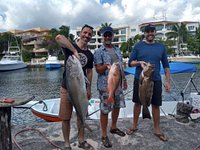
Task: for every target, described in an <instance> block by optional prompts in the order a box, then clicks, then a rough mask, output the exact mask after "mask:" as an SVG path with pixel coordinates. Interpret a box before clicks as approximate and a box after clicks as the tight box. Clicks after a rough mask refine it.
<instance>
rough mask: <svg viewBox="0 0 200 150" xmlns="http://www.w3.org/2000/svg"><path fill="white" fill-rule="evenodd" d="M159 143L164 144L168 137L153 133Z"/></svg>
mask: <svg viewBox="0 0 200 150" xmlns="http://www.w3.org/2000/svg"><path fill="white" fill-rule="evenodd" d="M154 135H155V136H157V137H158V138H159V139H160V140H161V141H163V142H166V141H168V137H167V136H166V135H165V134H163V133H154Z"/></svg>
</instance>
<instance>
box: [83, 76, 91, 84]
mask: <svg viewBox="0 0 200 150" xmlns="http://www.w3.org/2000/svg"><path fill="white" fill-rule="evenodd" d="M84 79H85V83H87V84H90V81H89V80H88V78H87V77H86V76H84Z"/></svg>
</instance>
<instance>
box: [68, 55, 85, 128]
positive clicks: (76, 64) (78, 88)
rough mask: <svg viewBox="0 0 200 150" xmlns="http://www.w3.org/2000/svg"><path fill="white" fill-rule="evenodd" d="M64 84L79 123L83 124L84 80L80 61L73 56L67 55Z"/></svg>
mask: <svg viewBox="0 0 200 150" xmlns="http://www.w3.org/2000/svg"><path fill="white" fill-rule="evenodd" d="M65 67H66V86H67V90H68V92H69V96H70V98H71V102H72V104H73V106H74V107H75V110H76V113H77V115H78V116H79V117H80V120H81V123H82V124H83V125H84V124H85V119H86V115H87V110H88V104H89V102H88V98H87V91H86V80H85V76H84V73H83V70H82V66H81V63H80V61H79V60H78V59H77V58H76V57H75V56H74V55H72V56H69V58H68V59H67V61H66V66H65Z"/></svg>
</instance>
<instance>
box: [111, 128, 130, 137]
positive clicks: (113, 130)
mask: <svg viewBox="0 0 200 150" xmlns="http://www.w3.org/2000/svg"><path fill="white" fill-rule="evenodd" d="M110 133H112V134H117V135H119V136H125V135H126V134H125V133H124V132H123V131H121V130H120V129H118V128H116V129H110Z"/></svg>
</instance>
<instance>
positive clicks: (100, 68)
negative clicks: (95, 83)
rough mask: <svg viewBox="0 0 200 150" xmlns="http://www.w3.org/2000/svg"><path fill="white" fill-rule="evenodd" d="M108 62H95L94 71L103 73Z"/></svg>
mask: <svg viewBox="0 0 200 150" xmlns="http://www.w3.org/2000/svg"><path fill="white" fill-rule="evenodd" d="M108 66H109V64H96V65H95V68H96V72H97V73H99V74H102V73H104V72H105V71H106V70H107V69H108Z"/></svg>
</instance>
